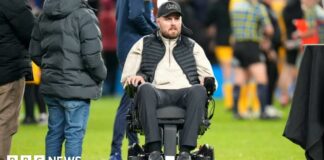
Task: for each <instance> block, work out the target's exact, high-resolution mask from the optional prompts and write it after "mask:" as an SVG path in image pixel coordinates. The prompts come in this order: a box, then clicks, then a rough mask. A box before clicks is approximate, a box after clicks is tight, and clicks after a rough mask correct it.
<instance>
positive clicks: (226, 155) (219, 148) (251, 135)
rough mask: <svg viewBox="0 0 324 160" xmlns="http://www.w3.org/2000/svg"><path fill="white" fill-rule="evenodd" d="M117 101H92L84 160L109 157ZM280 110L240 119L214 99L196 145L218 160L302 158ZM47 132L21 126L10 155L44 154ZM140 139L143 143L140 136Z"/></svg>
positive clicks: (106, 158) (124, 148) (41, 128)
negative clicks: (274, 116)
mask: <svg viewBox="0 0 324 160" xmlns="http://www.w3.org/2000/svg"><path fill="white" fill-rule="evenodd" d="M119 100H120V99H119V98H102V99H100V100H97V101H92V102H91V108H90V117H89V122H88V127H87V132H86V136H85V139H84V143H83V156H82V157H83V160H108V159H109V153H110V144H111V139H112V133H113V122H114V118H115V113H116V111H117V106H118V104H119ZM283 112H284V118H283V119H281V120H277V121H260V120H244V121H240V120H235V119H233V118H232V114H231V113H230V112H228V111H225V109H224V107H223V102H222V101H219V100H217V101H216V111H215V115H214V118H213V120H212V124H211V127H210V129H209V130H208V131H207V132H206V133H205V135H204V136H202V137H200V138H199V139H198V144H205V143H208V144H210V145H212V146H213V147H214V150H215V155H216V159H217V160H303V159H305V157H304V151H303V150H302V149H301V148H300V147H299V146H297V145H295V144H293V143H291V142H290V141H289V140H287V139H286V138H284V137H283V136H282V133H283V130H284V127H285V124H286V120H287V117H288V112H289V109H288V108H285V109H284V110H283ZM21 113H22V114H23V110H22V112H21ZM22 114H21V116H20V117H21V118H22ZM46 131H47V127H46V126H38V125H31V126H24V125H21V126H20V127H19V131H18V133H17V134H16V135H15V136H14V138H13V143H12V149H11V154H13V155H44V154H45V135H46ZM141 142H142V143H143V142H144V141H143V137H141ZM123 144H124V145H123V159H125V160H126V159H127V158H126V153H127V141H126V140H124V143H123Z"/></svg>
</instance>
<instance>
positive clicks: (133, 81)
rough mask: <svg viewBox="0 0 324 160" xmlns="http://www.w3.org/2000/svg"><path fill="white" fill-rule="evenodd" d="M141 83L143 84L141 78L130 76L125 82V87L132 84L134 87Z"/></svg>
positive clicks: (143, 81)
mask: <svg viewBox="0 0 324 160" xmlns="http://www.w3.org/2000/svg"><path fill="white" fill-rule="evenodd" d="M142 83H145V80H144V78H143V77H142V76H130V77H128V78H127V79H126V81H125V85H129V84H132V85H134V86H135V87H137V86H138V85H139V84H142Z"/></svg>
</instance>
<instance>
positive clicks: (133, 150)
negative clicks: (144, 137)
mask: <svg viewBox="0 0 324 160" xmlns="http://www.w3.org/2000/svg"><path fill="white" fill-rule="evenodd" d="M146 157H147V156H146V154H145V152H144V150H143V148H142V147H141V146H140V145H139V144H137V143H134V144H133V145H132V146H130V147H129V148H128V158H127V159H128V160H146V159H147V158H146Z"/></svg>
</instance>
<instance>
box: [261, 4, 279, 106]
mask: <svg viewBox="0 0 324 160" xmlns="http://www.w3.org/2000/svg"><path fill="white" fill-rule="evenodd" d="M272 1H273V0H263V1H262V4H263V5H264V6H265V7H266V9H267V13H268V16H269V18H270V21H271V24H272V26H273V31H274V32H273V36H272V37H270V38H267V37H264V39H263V41H262V42H261V43H263V44H261V46H264V47H261V49H262V51H263V52H264V54H265V57H266V66H267V67H266V68H267V77H268V83H269V88H268V98H267V105H268V106H269V107H272V108H273V96H274V92H275V89H276V86H277V81H278V64H277V62H278V52H279V47H280V46H281V44H282V43H281V31H280V27H279V23H278V17H277V15H276V13H275V12H274V11H273V10H272V8H271V3H272Z"/></svg>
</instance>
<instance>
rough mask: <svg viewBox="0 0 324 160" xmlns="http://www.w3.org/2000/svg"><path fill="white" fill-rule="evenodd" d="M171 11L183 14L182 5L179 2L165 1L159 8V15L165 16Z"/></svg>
mask: <svg viewBox="0 0 324 160" xmlns="http://www.w3.org/2000/svg"><path fill="white" fill-rule="evenodd" d="M171 13H179V14H180V16H182V13H181V7H180V5H179V4H178V3H177V2H174V1H168V2H165V3H163V4H162V5H161V6H160V8H159V10H158V13H157V17H164V16H167V15H169V14H171Z"/></svg>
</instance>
